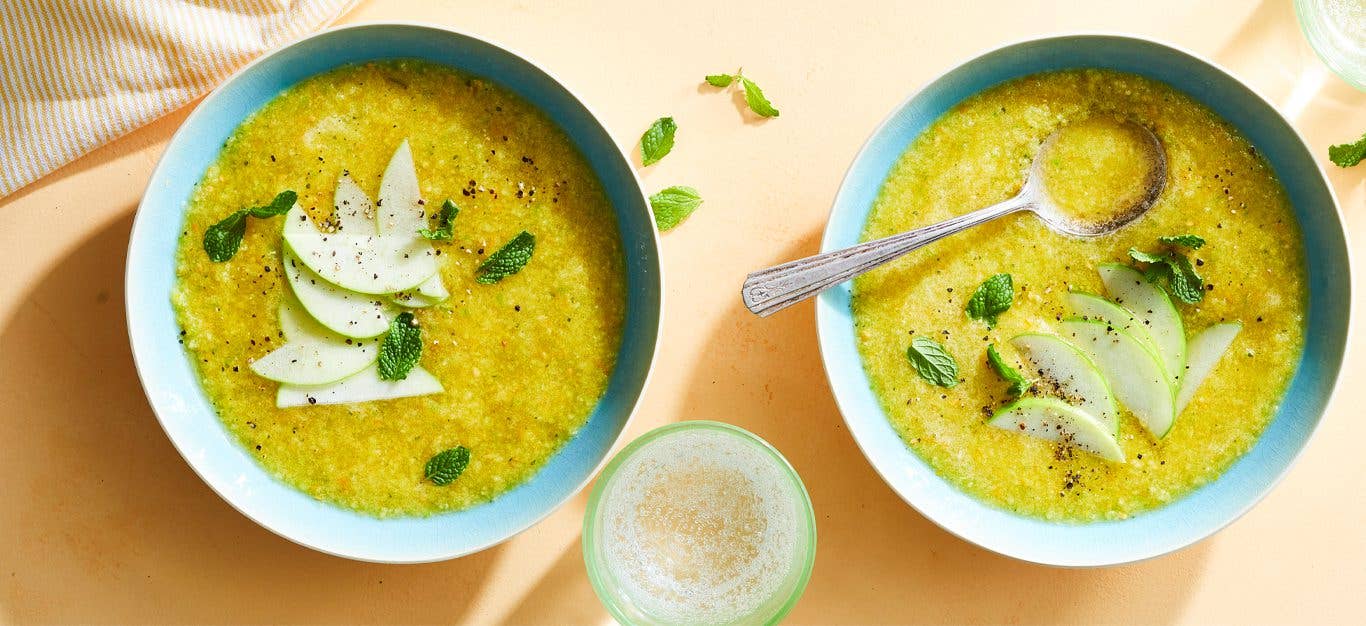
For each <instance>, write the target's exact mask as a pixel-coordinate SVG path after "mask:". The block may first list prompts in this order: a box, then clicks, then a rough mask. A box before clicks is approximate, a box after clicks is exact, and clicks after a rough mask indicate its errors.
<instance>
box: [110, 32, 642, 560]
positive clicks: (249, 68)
mask: <svg viewBox="0 0 1366 626" xmlns="http://www.w3.org/2000/svg"><path fill="white" fill-rule="evenodd" d="M389 27H398V28H412V29H424V30H433V31H440V32H442V33H445V34H448V35H454V36H457V37H464V38H467V39H470V40H474V41H476V42H479V43H482V44H484V45H487V46H490V47H493V48H497V49H499V50H502V51H503V52H505V53H507V54H508V55H510V56H511V57H515V58H516V59H517V60H519V61H521V62H522V63H525V64H526V65H527V66H529V67H530V68H531V69H533V70H535V71H537V72H540V73H541V74H543V75H544V76H545V78H547V79H548V80H549V81H550V82H551V83H553V84H554V85H555V86H556V87H558V88H559V89H561V90H563V91H564V93H565V94H566V95H568V96H569V97H570V98H572V99H573V100H574V102H575V103H576V104H578V105H579V106H581V107H583V109H584V111H586V112H587V113H588V118H589V119H590V120H591V121H592V122H593V123H594V124H595V125H596V126H597V127H598V129H599V130H601V132H602V133H603V134H604V135H606V136H607V137H608V138H610V139H611V140H612V141H611V144H612V145H611V149H612V150H613V151H614V152H615V153H616V154H617V155H619V156H620V157H621V159H622V162H623V163H624V164H626V171H627V173H628V174H629V175H630V177H629V180H630V182H631V183H632V187H633V188H634V190H635V192H636V193H635V194H634V195H638V196H639V198H640V200H641V202H642V204H641V206H643V207H646V210H647V212H648V207H649V198H648V197H647V196H646V195H645V191H644V189H645V187H644V185H643V184H642V182H641V180H640V175H639V173H638V172H637V171H636V169H635V167H634V166H633V165H632V160H631V157H630V155H629V154H628V153H627V152H626V151H625V150H623V149H622V148H621V143H620V142H618V141H616V137H615V136H614V135H613V134H612V132H611V130H610V129H608V127H607V125H606V124H603V122H602V119H603V118H602V116H601V115H599V114H598V112H597V110H595V109H594V108H593V107H592V106H591V105H589V104H588V101H587V100H585V99H584V98H582V97H581V96H580V95H579V94H578V92H576V91H574V90H573V89H572V88H570V87H569V86H568V84H566V83H565V81H564V80H562V79H561V78H560V77H559V76H558V75H556V74H555V73H554V72H551V71H550V70H549V69H547V68H545V67H544V66H543V65H541V64H540V63H537V62H536V61H534V60H532V58H531V57H529V56H528V55H526V54H523V53H522V52H520V51H518V50H517V49H515V48H513V47H511V46H508V45H506V44H504V43H502V42H499V41H497V40H494V39H491V38H488V37H483V36H480V35H476V34H473V33H470V32H467V31H463V30H460V29H457V28H451V27H447V26H443V25H439V24H433V23H428V22H420V21H413V20H370V21H361V22H353V23H349V24H341V25H336V26H331V27H329V28H325V29H322V30H319V31H316V32H313V33H310V34H307V35H305V36H302V37H298V38H295V39H292V40H290V41H286V42H283V43H281V44H279V45H277V46H275V47H274V48H272V49H270V50H268V51H266V52H264V53H262V54H261V55H260V56H257V57H256V58H254V59H252V60H251V61H249V62H247V63H246V64H244V65H243V66H241V67H239V68H238V69H237V70H235V71H233V72H232V73H231V74H229V75H228V76H227V77H225V78H223V79H222V80H221V81H219V82H218V84H217V85H216V86H215V87H214V88H213V89H212V90H210V91H209V92H208V93H207V94H205V95H204V96H203V98H202V99H201V100H200V102H199V103H198V104H196V105H195V106H194V110H193V111H191V112H190V114H189V115H188V116H187V117H186V118H185V120H184V121H183V122H181V123H180V126H179V127H178V128H177V129H176V132H175V133H174V134H172V135H171V138H170V140H169V141H168V142H167V143H166V148H165V149H163V151H162V156H161V157H159V158H158V160H157V164H156V167H154V168H153V170H152V173H151V175H150V176H149V177H148V182H147V185H146V186H145V187H144V190H143V197H142V200H140V201H139V203H138V208H137V210H136V211H135V213H134V217H133V225H132V229H131V231H130V234H129V244H128V245H129V249H128V253H127V261H126V266H125V268H124V285H125V290H127V286H128V285H129V284H131V279H132V277H133V274H134V272H135V271H136V269H135V268H134V263H133V261H134V254H133V246H134V245H135V242H136V241H138V239H139V238H138V236H137V234H138V232H139V231H140V229H148V228H152V227H154V225H150V224H147V223H146V219H145V218H144V216H145V215H146V212H144V211H143V204H144V203H145V202H147V198H148V196H149V195H150V191H151V189H152V186H153V185H154V184H156V182H157V181H158V180H160V179H161V178H162V177H163V176H164V170H165V169H166V168H167V162H166V155H168V154H169V153H170V152H171V147H172V146H174V145H176V144H177V142H179V141H180V140H181V137H182V135H184V134H185V133H186V129H188V128H190V127H192V126H193V122H194V121H195V120H196V119H197V118H198V117H199V116H200V115H202V114H203V113H204V111H206V110H209V109H211V108H212V106H213V104H214V102H215V100H216V99H217V98H218V97H220V95H221V94H222V92H224V91H225V90H226V89H227V87H228V86H230V85H232V84H233V83H235V82H237V81H238V80H240V79H241V78H242V77H243V76H246V75H248V74H250V73H251V72H253V71H254V70H255V68H257V67H258V66H260V65H262V64H264V63H266V62H267V61H269V60H270V59H271V58H273V57H275V56H276V55H278V54H280V53H282V52H284V51H285V50H287V49H290V48H293V47H295V46H298V45H301V44H303V43H305V42H308V41H311V40H313V39H317V38H320V37H326V36H335V35H336V34H337V33H342V32H346V31H364V30H367V29H371V28H389ZM393 58H399V57H397V56H396V57H393ZM647 217H648V218H649V219H650V221H651V223H653V217H652V216H647ZM649 241H650V244H651V245H650V247H651V249H652V250H653V253H654V258H655V267H654V276H655V278H656V280H657V282H658V291H659V293H658V298H657V304H656V307H657V308H658V311H659V314H658V315H657V316H656V320H655V327H654V328H653V329H651V331H650V332H651V333H652V335H653V339H652V340H651V341H650V342H649V344H648V346H647V348H648V350H649V354H650V358H649V363H648V366H647V368H646V372H645V376H644V377H643V379H642V380H641V383H640V390H639V392H638V393H636V395H635V398H634V399H632V401H631V410H630V412H629V413H628V414H627V416H626V419H625V420H624V421H623V422H622V423H621V427H620V429H619V430H618V431H617V433H616V436H615V437H614V438H613V441H612V443H611V445H610V446H607V447H606V448H605V449H604V452H603V454H602V457H601V458H599V459H598V460H597V462H596V463H595V464H594V467H593V469H592V471H590V472H588V473H587V474H586V475H585V476H584V478H583V479H582V480H581V481H579V482H578V484H577V485H576V486H574V488H573V489H572V490H569V491H568V492H566V493H565V495H564V496H563V497H561V498H560V499H559V500H558V501H555V502H554V503H553V504H552V505H550V506H548V507H546V508H545V510H544V511H542V512H541V513H540V514H539V515H537V516H534V517H533V518H531V519H530V520H529V521H527V523H525V524H523V525H521V526H520V527H518V528H515V529H513V530H512V531H511V532H508V533H506V534H505V535H504V536H502V537H500V538H497V539H495V540H492V541H489V542H486V543H483V544H480V545H476V546H470V547H468V548H465V549H461V550H456V551H451V552H441V553H436V554H430V555H426V556H425V557H423V558H403V559H393V558H380V557H376V556H373V555H360V554H354V553H349V552H346V551H342V550H337V549H330V548H327V547H324V546H320V545H317V544H315V543H312V542H309V541H307V540H304V539H302V538H299V537H295V536H292V535H290V534H287V533H286V532H284V531H282V530H281V529H279V528H276V527H274V526H272V525H270V524H267V523H265V522H264V521H262V520H261V519H259V518H258V517H257V516H254V515H252V514H251V512H249V511H248V510H247V508H246V507H244V506H243V505H241V504H239V503H238V502H236V501H235V500H234V499H233V498H231V497H229V495H228V494H227V493H225V492H224V490H223V489H221V488H220V487H219V486H218V485H217V484H215V483H214V482H213V481H211V480H209V478H208V477H206V476H205V474H204V472H203V471H201V469H200V467H199V466H198V465H197V463H196V462H195V460H194V459H193V458H192V456H191V455H189V454H188V453H187V451H186V450H185V449H184V447H183V445H182V442H180V441H178V440H177V439H176V438H175V437H173V436H172V435H171V429H170V428H168V426H167V423H166V419H165V417H164V416H163V415H162V412H161V410H160V409H159V408H158V406H157V401H156V400H155V399H153V398H152V397H151V395H150V393H149V392H148V390H149V388H148V383H147V379H146V377H147V376H148V375H149V374H148V373H147V371H146V369H145V368H144V367H143V365H142V362H143V361H144V360H145V359H151V358H153V356H154V355H152V354H143V353H142V352H141V351H140V350H139V347H138V344H137V342H135V341H134V340H133V337H134V336H135V331H134V326H135V323H136V322H135V319H136V318H137V317H139V314H138V313H136V312H135V310H134V309H135V307H134V306H133V300H132V299H131V298H125V302H124V315H125V319H126V321H127V328H126V330H127V331H128V336H129V345H130V348H131V351H132V355H133V366H134V369H135V371H136V372H137V376H138V382H139V384H140V385H141V386H142V388H143V394H144V396H146V397H147V400H148V404H149V406H150V407H151V408H152V413H153V414H154V415H155V416H156V418H157V423H158V424H159V425H160V426H161V429H162V432H163V433H164V434H165V435H166V437H167V439H168V440H170V442H171V445H172V447H174V448H175V450H176V453H177V454H179V455H180V456H181V458H182V459H183V460H184V461H185V463H186V465H189V466H190V469H191V470H193V471H194V473H195V475H197V476H198V477H199V479H200V480H201V481H203V482H204V484H205V485H208V487H209V489H210V490H212V491H213V492H214V493H215V494H217V495H218V497H219V498H221V499H222V500H223V501H224V502H226V503H227V504H228V505H229V506H231V507H232V508H233V509H234V510H236V511H237V512H238V513H240V514H242V515H243V516H244V517H246V518H247V519H250V520H251V521H252V522H255V523H256V524H257V525H258V526H261V527H262V528H265V529H266V530H268V531H270V532H272V533H274V534H275V535H277V536H279V537H282V538H284V539H286V540H288V541H290V542H292V543H295V544H297V545H300V546H303V547H306V548H309V549H312V550H316V551H318V552H322V553H324V554H329V555H332V556H337V557H341V558H346V559H351V560H356V561H363V562H371V563H384V564H417V563H432V562H439V561H445V560H449V559H455V558H459V557H462V556H467V555H470V554H474V553H476V552H481V551H483V550H487V549H489V548H491V547H494V546H496V545H498V544H501V543H503V542H505V541H507V540H509V539H512V538H513V537H515V536H517V535H519V534H521V533H522V532H525V531H526V530H527V529H529V528H531V527H532V526H535V525H536V524H538V523H540V522H541V521H542V520H544V519H545V518H547V517H549V516H550V515H551V514H552V513H554V512H555V511H558V510H559V509H560V508H561V507H563V506H564V505H565V503H566V502H568V501H569V500H570V499H572V498H573V497H575V496H576V495H578V494H579V493H581V492H582V491H583V489H584V487H586V486H587V485H588V483H590V482H592V480H593V479H594V478H595V477H596V476H597V475H598V474H599V473H600V472H601V471H602V468H603V467H604V466H606V465H607V463H608V462H609V461H610V460H611V459H612V456H613V455H612V451H613V450H615V449H617V448H619V447H620V446H621V443H622V441H623V440H624V439H625V437H626V432H627V431H628V430H629V429H630V426H631V423H632V422H633V421H634V420H635V418H636V415H637V414H638V413H639V412H640V405H641V399H642V398H644V396H645V394H646V393H647V392H648V390H649V387H650V382H651V381H652V380H653V378H654V370H655V365H656V364H657V362H658V359H659V345H660V342H661V338H662V335H663V328H664V316H663V314H662V313H663V311H664V310H665V309H664V307H665V295H666V289H665V276H664V272H663V263H662V262H661V259H660V250H661V248H660V243H659V232H658V231H657V230H655V229H653V228H651V229H650V233H649ZM125 295H126V294H125ZM167 295H168V298H169V294H167ZM195 393H198V394H200V395H202V394H203V393H204V392H203V389H202V388H200V387H196V388H195ZM211 417H213V420H214V422H215V424H217V416H211ZM225 436H229V437H231V436H230V435H226V433H225ZM234 444H235V445H240V444H236V442H234ZM566 445H567V444H566ZM562 452H563V449H561V450H558V451H556V453H555V454H556V455H559V454H561V453H562ZM255 468H256V470H257V471H259V472H261V473H262V474H264V475H266V477H267V478H268V479H269V480H275V481H278V479H276V478H275V477H273V476H269V473H268V472H266V471H265V469H264V468H262V467H261V466H260V465H259V464H257V465H255ZM533 478H534V476H533ZM289 488H291V489H294V487H293V486H292V485H291V486H289ZM514 489H515V487H514ZM504 495H506V494H504ZM500 497H501V496H500ZM331 506H333V507H334V508H335V509H336V510H337V511H338V512H339V513H348V514H349V513H350V511H348V510H346V509H343V508H341V507H338V506H336V505H331ZM453 513H458V511H457V512H453ZM394 519H407V518H394ZM380 521H383V520H380Z"/></svg>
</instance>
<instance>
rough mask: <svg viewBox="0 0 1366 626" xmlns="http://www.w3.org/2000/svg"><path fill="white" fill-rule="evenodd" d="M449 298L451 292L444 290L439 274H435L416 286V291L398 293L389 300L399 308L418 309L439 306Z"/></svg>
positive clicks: (444, 286)
mask: <svg viewBox="0 0 1366 626" xmlns="http://www.w3.org/2000/svg"><path fill="white" fill-rule="evenodd" d="M450 297H451V292H450V291H448V290H447V289H446V283H445V282H443V281H442V280H441V275H440V274H436V275H433V276H432V277H431V278H428V279H427V281H426V282H424V283H422V284H421V285H418V286H417V289H412V290H409V291H400V292H398V293H396V294H394V295H393V297H392V298H390V299H391V300H392V301H393V303H394V304H397V305H399V306H401V307H407V308H410V309H420V308H423V307H429V306H435V305H438V304H441V303H442V302H445V301H446V300H447V299H448V298H450Z"/></svg>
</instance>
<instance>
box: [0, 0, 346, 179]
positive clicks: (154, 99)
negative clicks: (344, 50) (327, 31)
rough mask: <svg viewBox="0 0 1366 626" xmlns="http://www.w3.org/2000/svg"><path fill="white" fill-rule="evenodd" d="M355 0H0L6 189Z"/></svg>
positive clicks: (171, 104)
mask: <svg viewBox="0 0 1366 626" xmlns="http://www.w3.org/2000/svg"><path fill="white" fill-rule="evenodd" d="M354 1H355V0H183V1H178V0H0V197H4V196H6V195H9V194H10V193H13V192H14V191H15V190H17V189H19V188H20V187H23V186H24V185H27V184H29V183H31V182H33V181H35V180H37V179H39V178H40V177H42V176H44V175H46V174H48V173H49V172H52V171H53V170H55V169H57V168H59V167H61V166H62V165H65V164H66V163H69V162H71V161H73V160H75V159H76V158H77V157H80V156H81V155H83V154H85V153H87V152H90V151H91V150H94V149H95V148H98V147H99V146H102V145H104V144H105V143H108V142H109V141H112V140H114V139H116V138H118V137H120V136H122V135H124V134H125V133H128V132H129V131H132V130H133V129H135V128H138V127H139V126H142V125H143V124H146V123H148V122H151V121H152V120H155V119H156V118H158V117H161V116H162V115H165V114H167V113H169V112H171V111H174V110H175V109H177V108H179V107H181V106H182V105H184V104H185V103H187V102H189V101H191V100H193V99H194V98H195V97H197V96H199V95H200V94H203V93H204V92H206V91H208V90H209V89H210V88H211V87H213V85H214V84H216V83H217V82H218V81H220V80H222V79H223V78H224V77H225V76H227V74H228V73H229V72H231V71H233V70H234V69H236V68H237V67H238V66H240V65H242V64H243V63H245V62H247V61H248V60H250V59H252V58H253V57H255V56H256V55H258V54H260V53H262V52H264V51H266V50H268V49H270V48H272V47H274V46H276V45H278V44H280V43H281V42H285V41H290V40H293V39H296V38H298V37H300V36H302V35H304V34H306V33H308V32H310V31H312V30H314V29H317V28H319V27H321V26H324V25H326V24H328V23H330V22H331V21H332V20H334V19H336V18H338V17H340V16H341V14H342V13H344V12H345V11H346V10H347V9H348V8H350V6H351V4H352V3H353V2H354Z"/></svg>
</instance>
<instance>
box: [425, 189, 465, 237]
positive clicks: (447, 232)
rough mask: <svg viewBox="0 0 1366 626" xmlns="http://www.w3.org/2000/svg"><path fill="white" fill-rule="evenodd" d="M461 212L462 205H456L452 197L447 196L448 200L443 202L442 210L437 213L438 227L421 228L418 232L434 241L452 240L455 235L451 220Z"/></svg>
mask: <svg viewBox="0 0 1366 626" xmlns="http://www.w3.org/2000/svg"><path fill="white" fill-rule="evenodd" d="M459 214H460V207H458V206H455V203H454V202H451V199H450V198H446V201H445V202H442V203H441V210H440V211H438V212H437V213H436V228H421V229H418V231H417V234H419V235H422V236H423V237H426V238H427V239H431V240H432V241H450V240H451V239H452V238H453V237H455V233H454V232H452V231H453V230H454V229H453V228H452V227H451V221H453V220H454V219H455V216H457V215H459Z"/></svg>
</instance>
